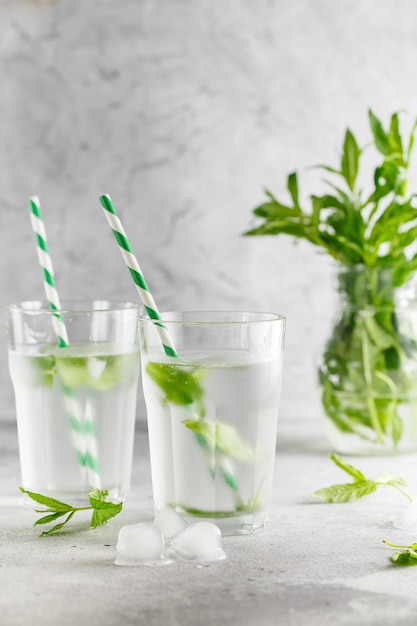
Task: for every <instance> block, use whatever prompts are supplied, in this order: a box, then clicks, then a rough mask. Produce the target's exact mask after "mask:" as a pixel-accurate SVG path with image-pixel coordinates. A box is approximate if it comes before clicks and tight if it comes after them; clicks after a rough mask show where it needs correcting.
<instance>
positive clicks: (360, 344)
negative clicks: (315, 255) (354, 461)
mask: <svg viewBox="0 0 417 626" xmlns="http://www.w3.org/2000/svg"><path fill="white" fill-rule="evenodd" d="M368 120H369V127H370V141H369V142H368V143H367V144H366V145H365V146H364V147H361V146H360V145H359V143H358V141H357V139H356V137H355V136H354V134H353V133H352V131H351V130H350V129H347V130H346V132H345V135H344V139H343V145H342V149H341V157H340V162H339V165H338V167H332V166H327V165H319V166H318V169H319V170H321V172H325V180H324V181H323V183H324V186H325V193H323V195H311V196H310V208H309V210H305V209H304V208H303V207H302V206H301V202H300V199H299V195H300V194H299V185H298V177H297V174H296V173H295V172H293V173H291V174H290V175H289V176H288V180H287V189H288V195H289V201H287V202H281V201H280V200H279V199H278V198H277V197H276V196H275V195H273V194H272V193H271V192H269V191H266V196H267V201H266V202H264V203H263V204H261V205H260V206H258V207H257V208H255V209H254V211H253V212H254V215H255V216H256V217H257V218H259V219H260V220H261V222H260V224H258V225H257V226H256V227H255V228H252V229H251V230H249V231H248V232H246V233H245V234H246V235H252V236H253V235H280V234H285V235H289V236H292V237H295V238H298V239H305V240H307V241H309V242H310V243H311V244H313V245H315V246H317V247H318V248H320V249H321V250H324V251H325V252H326V253H327V254H328V255H329V256H330V257H332V258H333V259H334V260H335V261H336V262H337V267H338V289H339V294H340V315H339V318H338V320H337V322H336V324H335V326H334V328H333V332H332V334H331V337H330V339H329V341H328V342H327V345H326V347H325V350H324V354H323V358H322V362H321V366H320V368H319V379H320V383H321V389H322V402H323V408H324V410H325V413H326V415H327V417H328V418H329V419H330V420H331V423H332V424H333V427H334V429H335V430H336V431H337V432H338V433H341V434H345V435H352V436H354V437H355V438H358V439H359V440H361V441H362V442H364V441H366V442H368V443H369V445H371V446H373V445H375V446H376V447H377V448H379V449H380V450H381V451H382V450H387V449H391V450H395V449H397V448H398V445H399V442H400V441H401V440H402V438H403V435H404V431H405V428H404V418H403V415H404V410H403V409H404V407H406V411H405V412H406V413H407V415H408V417H407V420H416V421H417V400H416V397H417V373H415V371H414V369H413V364H414V363H415V362H417V343H416V338H417V336H416V337H415V336H413V332H412V328H411V327H412V324H410V319H409V318H407V315H406V314H405V313H404V311H407V309H406V308H405V309H404V308H401V307H400V306H399V297H398V296H399V294H400V289H401V288H402V287H403V286H404V285H405V284H406V283H408V282H409V281H410V279H411V278H412V277H413V275H414V273H415V272H416V270H417V250H416V249H415V241H416V238H417V208H416V207H417V202H416V198H415V194H414V193H411V192H410V190H409V177H410V161H411V156H412V153H413V149H414V137H415V131H416V127H417V120H416V121H414V123H413V125H412V127H411V130H410V131H409V133H408V135H405V134H402V133H401V130H400V123H399V113H394V114H393V115H391V117H390V121H389V124H388V127H384V125H383V124H382V122H381V121H380V120H379V119H378V118H377V117H376V115H375V114H374V113H373V112H372V111H371V110H369V112H368ZM372 159H373V161H372ZM368 161H370V162H371V168H369V164H368ZM368 171H371V175H369V176H366V172H368ZM415 330H416V332H417V328H416V329H415ZM416 428H417V427H416ZM414 446H415V447H417V434H416V441H415V442H414ZM336 447H337V448H338V449H339V451H341V452H354V451H355V450H353V449H351V448H349V449H343V444H341V445H340V446H336Z"/></svg>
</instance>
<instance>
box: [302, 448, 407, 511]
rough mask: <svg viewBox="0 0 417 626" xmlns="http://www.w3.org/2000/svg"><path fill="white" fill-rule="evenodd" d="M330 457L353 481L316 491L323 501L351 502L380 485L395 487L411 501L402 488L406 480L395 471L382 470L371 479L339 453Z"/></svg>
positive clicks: (315, 494) (316, 494)
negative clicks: (343, 458) (344, 459)
mask: <svg viewBox="0 0 417 626" xmlns="http://www.w3.org/2000/svg"><path fill="white" fill-rule="evenodd" d="M329 457H330V459H331V460H332V461H333V463H335V464H336V465H337V466H338V467H340V469H341V470H343V471H344V472H346V474H349V476H351V477H352V478H353V481H352V482H350V483H341V484H336V485H331V486H330V487H324V488H323V489H318V490H317V491H315V492H314V493H313V495H314V496H316V498H318V499H319V500H321V501H322V502H327V503H330V502H350V501H351V500H358V499H359V498H363V497H364V496H367V495H369V494H371V493H374V492H375V491H376V490H377V489H378V487H393V488H394V489H396V490H397V491H399V492H400V493H401V494H402V495H403V496H405V497H406V498H407V499H408V500H409V501H410V502H411V500H412V498H411V497H410V496H409V495H408V494H407V493H406V492H405V491H404V490H403V489H402V487H403V486H405V485H406V483H405V481H404V480H403V478H401V476H399V475H398V474H396V473H395V472H382V473H380V474H378V476H377V477H376V478H374V479H370V478H367V477H366V476H365V474H364V473H363V472H362V471H361V470H359V469H357V468H356V467H353V465H349V463H345V461H343V460H342V459H341V458H340V457H339V456H338V455H337V454H333V453H332V454H329Z"/></svg>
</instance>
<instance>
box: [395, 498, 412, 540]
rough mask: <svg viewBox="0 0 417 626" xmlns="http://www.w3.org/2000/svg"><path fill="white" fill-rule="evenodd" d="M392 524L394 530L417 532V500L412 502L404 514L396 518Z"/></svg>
mask: <svg viewBox="0 0 417 626" xmlns="http://www.w3.org/2000/svg"><path fill="white" fill-rule="evenodd" d="M392 524H393V526H394V528H399V529H400V530H415V531H416V532H417V498H414V500H413V501H412V502H410V504H409V505H408V507H407V508H406V509H405V511H404V513H403V514H402V515H400V516H398V517H396V518H395V519H394V520H393V522H392Z"/></svg>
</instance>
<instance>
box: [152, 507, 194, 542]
mask: <svg viewBox="0 0 417 626" xmlns="http://www.w3.org/2000/svg"><path fill="white" fill-rule="evenodd" d="M154 524H155V526H156V527H157V528H159V529H160V531H161V532H162V534H163V536H164V537H165V539H167V540H169V539H172V537H175V535H178V533H180V532H181V531H182V530H184V528H186V526H187V522H186V521H185V520H184V519H183V518H182V517H181V515H179V514H178V513H177V512H176V511H174V509H163V510H162V511H159V512H158V513H157V514H156V515H155V520H154Z"/></svg>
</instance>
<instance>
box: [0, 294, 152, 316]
mask: <svg viewBox="0 0 417 626" xmlns="http://www.w3.org/2000/svg"><path fill="white" fill-rule="evenodd" d="M140 308H141V305H140V304H137V303H135V302H131V301H130V300H106V299H99V298H97V299H95V300H88V299H79V300H78V299H77V300H71V299H68V300H66V299H64V300H62V301H61V306H60V308H59V309H52V308H51V306H50V305H49V303H48V302H47V301H46V300H22V301H21V302H14V303H12V304H8V305H6V307H5V309H6V311H9V312H19V313H24V314H28V315H54V314H55V315H56V314H63V313H64V314H65V313H91V312H94V313H111V312H115V311H134V310H137V311H138V310H139V309H140Z"/></svg>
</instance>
